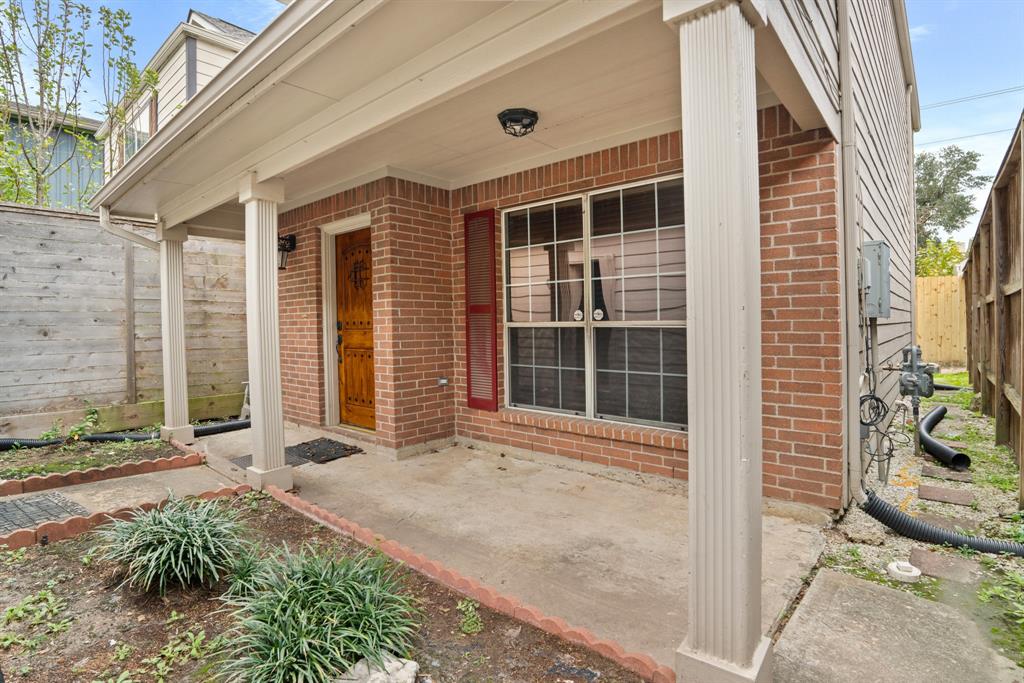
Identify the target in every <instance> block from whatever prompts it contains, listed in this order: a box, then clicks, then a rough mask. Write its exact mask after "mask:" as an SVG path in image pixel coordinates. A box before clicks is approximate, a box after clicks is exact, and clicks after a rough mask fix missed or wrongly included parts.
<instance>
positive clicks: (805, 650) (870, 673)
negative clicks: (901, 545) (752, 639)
mask: <svg viewBox="0 0 1024 683" xmlns="http://www.w3.org/2000/svg"><path fill="white" fill-rule="evenodd" d="M822 634H828V637H822ZM775 662H776V664H775V680H776V681H779V682H780V683H782V682H784V683H819V681H901V682H903V683H1011V682H1019V681H1021V680H1024V672H1021V670H1020V669H1018V668H1017V667H1016V666H1015V665H1014V663H1013V662H1011V661H1010V660H1009V659H1007V658H1005V657H1003V656H1001V655H999V654H997V653H996V652H995V651H993V650H992V648H991V647H990V646H989V644H988V641H987V640H986V638H985V636H984V635H983V634H982V633H981V631H980V630H979V628H978V625H977V624H975V623H974V622H973V621H971V620H970V619H968V618H967V617H966V616H964V615H963V614H962V613H960V612H959V611H958V610H956V609H953V608H952V607H949V606H947V605H943V604H941V603H938V602H935V601H932V600H925V599H924V598H919V597H917V596H915V595H911V594H910V593H905V592H903V591H898V590H894V589H892V588H887V587H886V586H880V585H878V584H875V583H871V582H869V581H864V580H863V579H859V578H857V577H855V576H850V575H848V574H841V573H839V572H836V571H832V570H829V569H823V570H821V571H820V572H818V575H817V576H816V577H815V579H814V583H812V584H811V586H810V588H808V590H807V594H806V595H804V598H803V600H802V601H801V602H800V606H799V607H798V608H797V610H796V612H795V613H794V615H793V618H792V619H791V620H790V622H789V624H787V625H786V628H785V629H784V630H783V631H782V637H781V638H780V639H779V642H778V644H777V645H776V648H775Z"/></svg>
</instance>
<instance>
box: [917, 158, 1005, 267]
mask: <svg viewBox="0 0 1024 683" xmlns="http://www.w3.org/2000/svg"><path fill="white" fill-rule="evenodd" d="M980 158H981V155H980V154H978V153H977V152H973V151H968V150H963V149H960V148H959V147H957V146H956V145H950V146H948V147H943V148H942V149H940V150H939V151H938V152H919V153H918V154H917V156H916V157H915V158H914V178H915V181H916V199H917V246H918V248H922V247H924V246H925V245H926V244H927V243H928V242H929V240H931V241H937V240H939V239H941V238H942V236H943V234H942V233H945V234H946V235H949V234H951V233H954V232H956V231H957V230H960V229H961V228H963V227H964V225H965V224H966V223H967V219H968V218H970V216H971V214H973V213H974V207H973V205H972V198H971V190H977V189H980V188H983V187H986V186H987V185H988V184H989V183H990V182H992V177H991V176H983V175H978V174H977V173H976V171H977V170H978V160H979V159H980Z"/></svg>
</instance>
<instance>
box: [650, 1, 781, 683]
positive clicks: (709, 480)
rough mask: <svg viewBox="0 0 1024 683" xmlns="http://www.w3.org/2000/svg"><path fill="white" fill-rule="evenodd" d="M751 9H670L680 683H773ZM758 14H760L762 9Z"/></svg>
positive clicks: (711, 5) (720, 4) (691, 5)
mask: <svg viewBox="0 0 1024 683" xmlns="http://www.w3.org/2000/svg"><path fill="white" fill-rule="evenodd" d="M751 9H752V7H751V6H750V3H745V6H741V4H740V3H739V2H736V1H734V0H717V1H715V2H699V1H694V0H666V1H665V3H664V18H665V20H666V21H667V22H668V23H670V24H672V25H675V26H678V29H679V43H680V64H681V79H682V115H683V116H682V118H683V160H684V165H685V169H686V170H685V174H684V177H683V183H684V186H685V194H686V206H685V214H686V253H687V254H688V256H687V259H686V260H687V287H686V304H687V306H686V308H687V330H688V332H687V367H688V368H689V369H688V379H687V392H688V396H689V399H688V401H687V405H688V418H689V421H688V429H689V443H690V448H689V453H690V476H689V480H690V484H689V535H690V553H689V563H690V582H689V629H688V632H687V636H686V640H685V641H684V642H683V644H682V645H681V646H680V648H679V650H678V651H677V655H676V672H677V674H678V676H679V680H680V681H688V682H689V681H701V682H708V683H725V682H729V683H732V682H739V681H768V680H770V678H771V642H770V641H769V640H768V639H767V638H765V637H764V636H763V635H762V633H761V438H762V437H761V280H760V273H761V253H760V252H761V247H760V245H761V240H760V223H759V208H758V203H759V197H758V175H757V172H758V158H757V120H756V108H757V94H756V83H755V76H754V26H753V25H752V23H751V22H757V21H758V20H759V15H758V13H757V12H751V11H750V10H751ZM754 9H756V3H755V7H754Z"/></svg>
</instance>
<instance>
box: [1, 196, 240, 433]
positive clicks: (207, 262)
mask: <svg viewBox="0 0 1024 683" xmlns="http://www.w3.org/2000/svg"><path fill="white" fill-rule="evenodd" d="M185 325H186V348H187V354H188V356H187V358H188V382H189V396H190V401H189V403H190V408H191V411H192V412H191V414H192V417H194V418H203V417H222V416H225V415H230V414H237V412H238V409H239V407H240V406H241V399H242V394H241V392H242V390H243V386H242V383H243V382H244V381H245V379H246V376H247V367H246V351H245V346H246V334H245V263H244V252H243V245H242V244H240V243H234V242H225V241H219V240H206V239H190V240H188V241H187V242H186V243H185ZM162 396H163V393H162V352H161V348H160V275H159V263H158V260H157V253H156V252H155V251H153V250H150V249H146V248H144V247H140V246H136V245H132V244H130V243H128V242H125V241H124V240H122V239H120V238H118V237H114V236H113V235H110V234H109V233H107V232H106V231H104V230H103V229H102V228H101V227H100V225H99V221H98V219H97V218H96V217H95V216H93V215H88V214H78V213H70V212H65V211H54V210H49V209H37V208H30V207H23V206H16V205H11V204H0V416H2V417H0V436H7V435H13V436H37V435H38V433H39V432H40V431H43V430H45V429H47V428H48V427H49V426H50V425H51V424H52V423H53V421H54V419H58V418H59V419H62V420H63V421H64V422H65V424H72V423H73V422H75V421H77V420H79V419H81V415H83V414H84V410H83V409H84V408H85V407H86V406H87V405H92V406H95V407H97V408H99V409H100V416H101V421H102V422H101V426H102V427H104V428H107V429H118V428H124V427H137V426H143V425H149V424H153V423H156V422H160V421H162V420H163V401H162Z"/></svg>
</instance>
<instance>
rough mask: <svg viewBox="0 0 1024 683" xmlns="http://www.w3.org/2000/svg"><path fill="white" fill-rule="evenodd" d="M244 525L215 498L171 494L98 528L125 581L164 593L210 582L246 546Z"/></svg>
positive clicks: (104, 554)
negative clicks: (157, 503)
mask: <svg viewBox="0 0 1024 683" xmlns="http://www.w3.org/2000/svg"><path fill="white" fill-rule="evenodd" d="M243 531H244V527H243V526H242V524H241V523H239V522H238V521H237V518H236V515H235V513H234V511H232V510H231V509H230V508H226V507H223V506H221V505H220V504H219V503H218V502H217V501H207V500H185V499H181V498H173V497H172V498H171V499H170V500H168V501H167V504H166V505H164V507H163V508H161V509H158V510H151V511H149V512H142V511H139V512H138V513H137V514H136V515H135V517H133V518H132V519H130V520H127V521H125V520H115V521H114V522H113V523H112V524H108V525H106V526H104V527H101V528H100V529H99V530H98V531H97V535H98V536H99V538H100V546H99V554H100V557H101V558H102V559H104V560H110V561H113V562H116V563H117V564H119V565H121V567H122V569H123V570H124V572H125V575H126V578H125V583H127V584H128V585H130V586H132V587H135V588H141V589H142V590H146V591H148V590H152V589H153V588H156V590H157V591H158V592H159V593H160V594H161V595H163V594H164V593H166V592H167V589H168V588H170V587H174V586H196V585H200V586H212V585H214V584H215V583H217V582H218V581H220V580H221V579H222V578H224V577H225V576H226V575H227V574H228V573H229V571H230V568H231V566H232V564H233V563H234V561H235V558H236V557H237V556H238V555H239V554H240V553H241V552H242V551H243V549H244V548H245V541H244V540H243Z"/></svg>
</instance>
